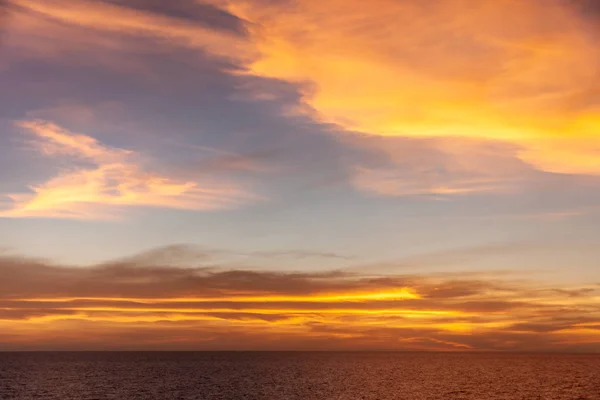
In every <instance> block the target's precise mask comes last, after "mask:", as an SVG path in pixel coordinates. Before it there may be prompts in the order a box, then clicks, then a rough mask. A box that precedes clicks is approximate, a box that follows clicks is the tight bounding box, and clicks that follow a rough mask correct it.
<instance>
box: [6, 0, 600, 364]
mask: <svg viewBox="0 0 600 400" xmlns="http://www.w3.org/2000/svg"><path fill="white" fill-rule="evenodd" d="M598 43H600V4H599V3H598V2H597V1H596V0H528V1H520V0H370V1H362V0H201V1H200V0H169V1H165V0H4V1H2V0H0V350H140V349H144V350H145V349H148V350H305V349H306V350H370V349H378V350H380V349H393V350H448V351H465V350H469V351H485V350H506V351H593V352H600V47H599V46H598Z"/></svg>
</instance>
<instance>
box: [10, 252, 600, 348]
mask: <svg viewBox="0 0 600 400" xmlns="http://www.w3.org/2000/svg"><path fill="white" fill-rule="evenodd" d="M176 252H177V248H171V250H170V252H169V253H168V254H170V256H169V257H163V258H162V259H158V258H157V259H156V261H154V262H153V261H152V259H151V258H148V257H137V258H136V257H134V258H130V259H126V260H118V261H114V262H109V263H105V264H102V265H99V266H95V267H91V268H82V267H76V266H69V267H67V266H61V265H55V264H51V263H48V262H45V261H41V260H31V259H27V258H20V257H9V256H4V257H3V258H2V259H0V273H1V274H2V276H3V279H2V282H1V283H0V293H1V295H0V326H2V334H1V335H0V348H2V349H33V348H37V349H53V348H73V349H86V348H89V349H97V348H113V349H137V348H147V349H213V350H217V349H278V348H287V349H309V348H314V349H321V348H323V346H327V348H329V349H350V348H352V349H425V350H511V351H517V350H519V351H526V350H540V351H542V350H544V351H546V350H552V351H578V350H581V351H600V336H599V332H600V331H599V329H600V307H599V306H598V303H599V301H598V300H599V296H600V290H599V289H600V287H598V285H593V284H591V285H589V286H586V287H556V286H548V284H542V283H541V282H538V283H536V282H532V281H526V280H523V279H517V278H519V277H518V276H514V277H512V278H511V279H509V277H503V278H502V279H500V278H497V277H496V278H494V277H492V276H489V277H488V278H482V277H481V276H475V275H474V276H473V277H471V278H470V277H467V276H465V275H464V274H462V275H460V276H452V275H447V274H446V275H440V274H433V273H432V274H429V275H426V274H425V275H414V274H411V275H369V274H366V273H356V272H345V271H329V272H315V273H300V272H297V273H294V272H287V273H283V272H282V273H279V272H269V271H261V270H260V269H255V270H235V269H224V268H219V267H215V266H214V265H204V264H205V262H203V261H202V260H199V261H196V262H195V264H196V265H195V266H187V267H182V266H177V264H175V265H173V264H172V263H170V262H169V258H172V259H177V257H175V256H176V254H174V253H176ZM206 264H209V263H207V262H206ZM136 330H137V331H138V332H139V336H140V338H143V340H142V341H141V342H138V343H134V342H132V341H129V340H128V339H127V338H126V337H124V338H121V339H119V334H118V333H119V332H128V331H136ZM106 335H110V336H111V337H113V336H114V340H111V341H110V342H106V337H107V336H106ZM67 338H68V341H69V343H70V344H69V345H67V344H66V343H67ZM233 339H235V340H233ZM238 340H239V341H238ZM236 341H237V342H236Z"/></svg>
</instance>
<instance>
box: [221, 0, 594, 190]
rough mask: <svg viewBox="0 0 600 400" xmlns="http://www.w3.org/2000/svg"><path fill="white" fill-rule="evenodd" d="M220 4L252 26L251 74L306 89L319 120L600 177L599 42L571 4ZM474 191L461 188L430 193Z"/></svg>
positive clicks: (306, 0)
mask: <svg viewBox="0 0 600 400" xmlns="http://www.w3.org/2000/svg"><path fill="white" fill-rule="evenodd" d="M218 3H221V4H224V5H225V6H226V7H227V9H228V10H229V11H230V12H231V13H233V14H235V15H238V16H239V17H242V18H245V19H247V20H248V21H250V22H251V24H250V25H249V32H250V35H251V36H250V40H252V41H253V43H254V44H255V46H256V47H257V49H258V50H259V52H260V54H261V57H260V58H259V59H257V60H256V61H255V62H253V63H251V64H250V65H249V72H250V73H252V74H256V75H260V76H264V77H270V78H277V79H283V80H287V81H293V82H298V83H303V84H306V90H305V93H304V102H305V103H306V105H308V106H310V108H311V109H313V110H315V111H316V113H317V116H318V118H319V119H321V120H322V121H324V122H332V123H336V124H339V125H341V126H342V127H344V128H346V129H348V130H352V131H358V132H362V133H365V134H369V135H378V136H385V137H398V136H400V137H410V138H417V139H419V138H450V139H452V138H468V139H476V140H493V141H500V142H507V143H510V144H513V145H515V146H517V147H518V151H517V153H516V157H518V159H520V160H522V161H523V162H525V163H527V164H529V165H531V166H532V167H534V168H536V169H539V170H541V171H546V172H555V173H573V174H594V175H597V174H600V161H599V160H600V151H599V150H598V149H599V148H600V135H599V134H598V132H599V131H600V108H599V106H598V102H597V96H598V93H599V90H600V88H599V87H598V86H597V84H596V82H597V76H598V72H599V70H600V50H599V49H598V46H597V45H596V43H597V42H598V40H600V37H599V36H598V33H597V32H598V31H597V28H596V27H595V26H593V25H592V22H590V21H586V20H585V19H584V18H583V17H582V15H580V14H578V13H577V10H576V9H575V8H574V7H575V6H574V5H573V4H571V6H569V4H568V2H560V1H538V0H532V1H512V0H499V1H487V2H483V1H480V2H473V1H468V0H440V1H435V2H422V1H396V0H375V1H371V2H364V1H360V0H332V1H320V0H301V1H297V2H269V3H265V2H260V4H256V2H255V1H252V0H231V1H218ZM509 26H510V28H507V27H509ZM363 172H364V171H363ZM359 179H360V177H359ZM486 185H487V184H484V185H483V186H481V187H479V188H481V189H485V188H486ZM375 190H376V191H378V190H380V189H378V188H375ZM471 190H479V189H473V188H472V185H470V183H469V182H466V183H465V184H459V185H458V186H457V187H455V188H444V187H443V186H440V187H438V188H437V189H435V190H434V192H459V193H460V192H465V191H471ZM409 191H410V190H409Z"/></svg>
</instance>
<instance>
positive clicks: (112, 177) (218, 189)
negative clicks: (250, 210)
mask: <svg viewBox="0 0 600 400" xmlns="http://www.w3.org/2000/svg"><path fill="white" fill-rule="evenodd" d="M18 126H19V127H21V128H22V129H24V130H26V131H27V132H28V133H29V134H31V135H32V137H33V139H32V140H30V141H29V143H30V144H32V145H33V147H34V148H35V149H37V150H38V151H39V152H41V153H42V154H44V155H46V156H49V157H58V158H60V159H61V160H63V161H64V162H66V163H67V165H68V167H67V168H65V169H63V170H61V172H60V173H59V174H58V175H57V176H55V177H53V178H51V179H50V180H48V181H47V182H45V183H42V184H39V185H34V186H31V187H30V189H31V192H32V193H17V194H8V195H7V197H8V198H9V199H11V200H12V205H11V206H10V207H9V208H7V209H4V210H1V211H0V217H15V218H21V217H51V218H72V219H111V218H119V217H120V216H121V213H120V211H121V210H120V209H121V208H122V207H131V206H146V207H161V208H174V209H186V210H216V209H223V208H230V207H235V206H238V205H240V204H242V203H245V202H248V201H251V200H256V199H257V197H256V196H255V195H253V194H251V193H250V192H248V191H246V190H244V189H243V188H242V187H241V186H240V185H236V184H234V183H228V182H224V181H222V180H221V181H220V180H217V179H211V178H204V179H202V180H195V181H191V180H188V181H182V180H180V179H178V178H176V177H172V176H166V175H163V174H159V173H154V172H151V171H148V170H146V169H145V168H144V166H143V163H142V160H141V157H140V155H139V154H137V153H136V152H135V151H133V150H125V149H119V148H112V147H109V146H106V145H104V144H102V143H100V142H99V141H97V140H96V139H94V138H92V137H90V136H87V135H84V134H78V133H73V132H70V131H68V130H65V129H63V128H61V127H59V126H57V125H55V124H53V123H51V122H46V121H39V120H37V121H21V122H19V123H18Z"/></svg>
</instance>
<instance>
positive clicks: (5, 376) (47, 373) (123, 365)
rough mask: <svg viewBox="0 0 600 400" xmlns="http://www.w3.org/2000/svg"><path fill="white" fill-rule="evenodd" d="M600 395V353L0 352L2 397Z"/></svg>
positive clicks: (455, 398)
mask: <svg viewBox="0 0 600 400" xmlns="http://www.w3.org/2000/svg"><path fill="white" fill-rule="evenodd" d="M12 399H15V400H34V399H35V400H104V399H115V400H117V399H118V400H153V399H166V400H171V399H173V400H188V399H189V400H192V399H202V400H204V399H206V400H208V399H235V400H237V399H240V400H241V399H257V400H258V399H273V400H280V399H281V400H283V399H286V400H287V399H298V400H328V399H331V400H359V399H360V400H364V399H373V400H386V399H407V400H472V399H477V400H487V399H493V400H542V399H544V400H563V399H564V400H583V399H586V400H600V355H583V354H579V355H578V354H513V353H413V352H376V353H364V352H348V353H337V352H114V353H113V352H72V353H71V352H56V353H53V352H32V353H19V352H15V353H0V400H12Z"/></svg>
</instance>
